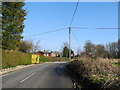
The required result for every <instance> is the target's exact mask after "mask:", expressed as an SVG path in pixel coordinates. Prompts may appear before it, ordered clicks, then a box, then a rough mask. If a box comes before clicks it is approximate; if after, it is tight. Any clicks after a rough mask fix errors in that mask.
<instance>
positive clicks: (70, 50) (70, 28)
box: [69, 27, 71, 61]
mask: <svg viewBox="0 0 120 90" xmlns="http://www.w3.org/2000/svg"><path fill="white" fill-rule="evenodd" d="M69 60H70V61H71V27H69Z"/></svg>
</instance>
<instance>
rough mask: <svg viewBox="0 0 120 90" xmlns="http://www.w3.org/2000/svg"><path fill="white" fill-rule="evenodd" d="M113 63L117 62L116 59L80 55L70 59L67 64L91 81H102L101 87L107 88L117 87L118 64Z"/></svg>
mask: <svg viewBox="0 0 120 90" xmlns="http://www.w3.org/2000/svg"><path fill="white" fill-rule="evenodd" d="M114 63H118V59H102V58H98V59H96V60H94V59H91V58H88V57H80V58H76V60H75V61H72V62H71V63H70V64H69V66H70V67H71V68H72V69H73V70H74V71H75V72H77V73H78V74H79V75H80V76H82V77H83V78H88V79H90V80H91V81H92V82H93V83H102V85H103V86H102V87H101V88H109V87H118V86H119V83H120V81H119V78H118V74H119V66H117V65H115V64H114ZM119 88H120V87H119Z"/></svg>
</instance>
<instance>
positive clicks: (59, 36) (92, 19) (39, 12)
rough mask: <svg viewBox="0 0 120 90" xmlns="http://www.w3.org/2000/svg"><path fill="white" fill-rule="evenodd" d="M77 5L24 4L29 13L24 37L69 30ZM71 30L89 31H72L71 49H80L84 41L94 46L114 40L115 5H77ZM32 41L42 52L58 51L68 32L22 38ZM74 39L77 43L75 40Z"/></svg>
mask: <svg viewBox="0 0 120 90" xmlns="http://www.w3.org/2000/svg"><path fill="white" fill-rule="evenodd" d="M75 5H76V2H26V6H25V7H24V8H25V9H27V11H28V14H27V16H26V21H25V29H24V33H23V36H29V35H34V34H41V33H44V32H47V31H51V30H56V29H61V28H64V27H68V26H69V24H70V21H71V18H72V15H73V11H74V9H75ZM72 26H73V27H87V28H88V29H72V31H73V33H74V35H75V36H76V38H75V36H74V35H73V34H72V36H71V38H72V40H71V41H72V43H71V47H72V49H74V50H76V49H77V48H78V47H81V48H82V47H83V46H84V44H85V41H87V40H91V41H92V42H93V43H95V44H106V43H109V42H114V41H117V39H118V30H117V29H103V30H102V29H100V30H99V29H95V28H117V27H118V3H115V2H114V3H113V2H80V3H79V6H78V9H77V12H76V15H75V18H74V21H73V24H72ZM25 39H27V40H29V39H32V40H33V41H34V42H36V41H37V40H40V47H41V49H42V50H46V49H49V50H53V51H60V50H61V47H62V45H63V43H64V42H68V30H62V31H57V32H53V33H48V34H44V35H39V36H34V37H29V38H25ZM76 39H77V40H76Z"/></svg>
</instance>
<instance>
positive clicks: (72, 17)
mask: <svg viewBox="0 0 120 90" xmlns="http://www.w3.org/2000/svg"><path fill="white" fill-rule="evenodd" d="M78 5H79V0H78V2H77V4H76V7H75V10H74V13H73V16H72V19H71V22H70V26H69V27H71V25H72V23H73V20H74V17H75V14H76V11H77V8H78Z"/></svg>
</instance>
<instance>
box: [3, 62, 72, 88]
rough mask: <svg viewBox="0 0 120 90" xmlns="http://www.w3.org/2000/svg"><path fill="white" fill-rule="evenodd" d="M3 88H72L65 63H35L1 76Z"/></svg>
mask: <svg viewBox="0 0 120 90" xmlns="http://www.w3.org/2000/svg"><path fill="white" fill-rule="evenodd" d="M2 87H3V88H72V81H71V79H70V77H69V75H68V74H67V73H66V63H64V62H61V63H60V62H55V63H44V64H37V65H35V66H32V67H28V68H25V69H22V70H18V71H16V72H12V73H9V74H7V75H3V76H2Z"/></svg>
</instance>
